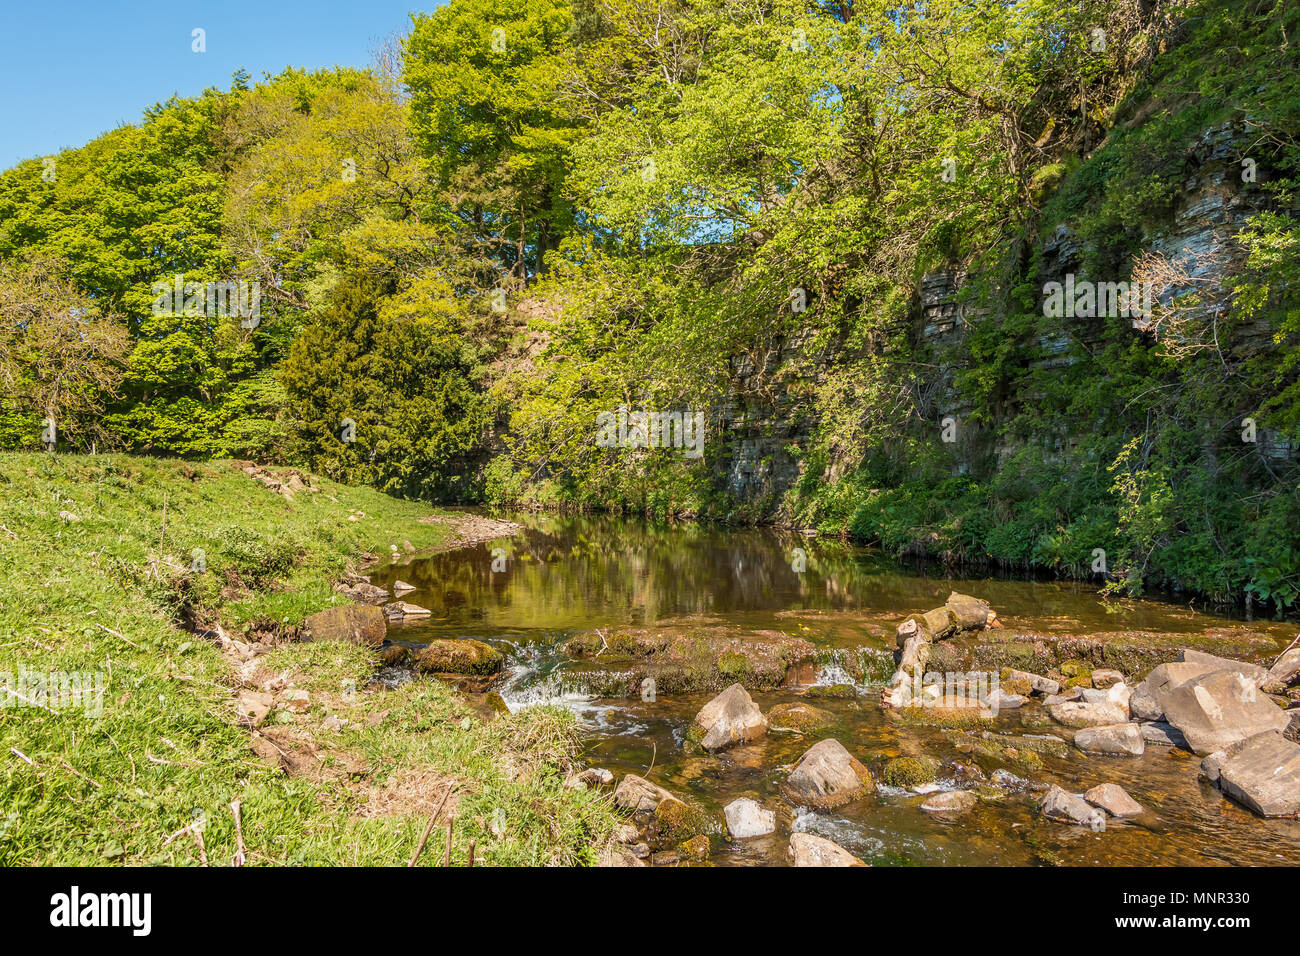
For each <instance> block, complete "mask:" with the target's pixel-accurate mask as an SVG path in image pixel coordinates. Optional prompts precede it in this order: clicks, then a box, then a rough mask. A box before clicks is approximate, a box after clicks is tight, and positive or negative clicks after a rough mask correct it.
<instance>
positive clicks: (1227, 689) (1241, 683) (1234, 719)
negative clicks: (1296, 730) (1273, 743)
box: [1164, 669, 1289, 756]
mask: <svg viewBox="0 0 1300 956" xmlns="http://www.w3.org/2000/svg"><path fill="white" fill-rule="evenodd" d="M1164 712H1165V719H1166V720H1167V721H1168V722H1169V723H1171V724H1173V725H1174V726H1175V727H1177V728H1178V729H1179V730H1181V731H1182V732H1183V736H1185V737H1186V738H1187V743H1188V746H1190V747H1191V748H1192V750H1194V751H1196V753H1198V754H1201V755H1202V756H1204V755H1205V754H1210V753H1213V752H1214V751H1216V750H1223V749H1225V748H1227V747H1230V746H1231V745H1232V744H1234V743H1237V742H1238V741H1241V740H1245V739H1246V738H1247V737H1253V736H1255V735H1256V734H1260V733H1265V732H1267V731H1278V732H1281V731H1282V730H1284V729H1285V728H1286V726H1287V724H1288V723H1289V719H1288V718H1287V716H1286V714H1285V713H1284V712H1283V711H1282V710H1281V709H1280V708H1279V707H1278V706H1277V705H1276V704H1274V703H1273V702H1272V701H1271V700H1269V699H1268V698H1267V697H1266V696H1264V694H1262V693H1260V692H1259V691H1258V688H1257V687H1256V685H1255V682H1254V681H1252V680H1251V679H1250V678H1249V677H1247V676H1245V675H1244V674H1242V673H1241V671H1239V670H1237V669H1232V670H1218V671H1213V672H1211V673H1208V674H1205V675H1203V676H1201V677H1197V678H1194V679H1192V680H1188V681H1186V682H1184V683H1182V684H1180V685H1178V686H1177V687H1175V688H1174V689H1173V690H1172V691H1170V692H1169V693H1168V695H1167V696H1166V698H1165V702H1164Z"/></svg>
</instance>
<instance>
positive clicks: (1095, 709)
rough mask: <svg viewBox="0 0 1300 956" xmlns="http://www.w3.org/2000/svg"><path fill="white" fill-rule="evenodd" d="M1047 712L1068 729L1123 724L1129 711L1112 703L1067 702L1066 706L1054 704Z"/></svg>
mask: <svg viewBox="0 0 1300 956" xmlns="http://www.w3.org/2000/svg"><path fill="white" fill-rule="evenodd" d="M1047 712H1048V713H1049V714H1051V715H1052V719H1053V720H1055V721H1056V722H1057V723H1059V724H1065V726H1067V727H1103V726H1106V725H1109V724H1122V723H1124V722H1126V721H1127V720H1128V710H1127V709H1126V708H1123V707H1120V706H1119V705H1118V704H1116V703H1112V702H1110V701H1099V702H1096V703H1088V702H1087V701H1078V700H1074V701H1067V702H1065V703H1064V704H1053V705H1052V706H1051V707H1049V708H1047Z"/></svg>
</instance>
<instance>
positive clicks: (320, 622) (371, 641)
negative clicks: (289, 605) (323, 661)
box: [303, 604, 388, 647]
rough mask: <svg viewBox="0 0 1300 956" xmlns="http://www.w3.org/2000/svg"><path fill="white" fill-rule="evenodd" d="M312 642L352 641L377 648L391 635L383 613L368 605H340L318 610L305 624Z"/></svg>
mask: <svg viewBox="0 0 1300 956" xmlns="http://www.w3.org/2000/svg"><path fill="white" fill-rule="evenodd" d="M303 626H304V627H305V628H306V631H307V633H308V634H309V635H310V636H311V639H312V640H313V641H351V642H352V643H353V644H364V645H365V646H366V647H378V646H379V645H380V644H382V643H384V637H385V636H386V635H387V634H388V623H387V622H386V621H385V620H384V612H383V611H381V610H380V609H379V608H377V607H371V606H370V605H366V604H341V605H339V606H338V607H332V608H328V609H326V610H324V611H319V612H317V613H316V614H313V615H312V616H311V617H309V618H307V620H306V621H305V622H304V625H303Z"/></svg>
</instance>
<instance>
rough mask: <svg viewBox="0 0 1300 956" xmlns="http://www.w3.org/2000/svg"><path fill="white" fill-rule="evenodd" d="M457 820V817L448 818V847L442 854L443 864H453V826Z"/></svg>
mask: <svg viewBox="0 0 1300 956" xmlns="http://www.w3.org/2000/svg"><path fill="white" fill-rule="evenodd" d="M455 822H456V818H455V817H448V818H447V849H446V851H445V852H444V853H443V854H442V865H443V866H451V826H452V824H453V823H455Z"/></svg>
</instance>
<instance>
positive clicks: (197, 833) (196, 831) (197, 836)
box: [189, 825, 208, 866]
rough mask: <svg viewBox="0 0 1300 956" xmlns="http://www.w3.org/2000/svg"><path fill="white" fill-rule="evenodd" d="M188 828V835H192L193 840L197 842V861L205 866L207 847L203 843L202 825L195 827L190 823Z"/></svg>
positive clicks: (206, 863)
mask: <svg viewBox="0 0 1300 956" xmlns="http://www.w3.org/2000/svg"><path fill="white" fill-rule="evenodd" d="M189 830H190V836H192V837H194V842H195V843H197V844H198V845H199V861H200V862H201V863H202V864H203V865H204V866H207V865H208V848H207V847H206V846H204V845H203V828H202V827H195V826H193V825H191V826H190V828H189Z"/></svg>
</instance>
